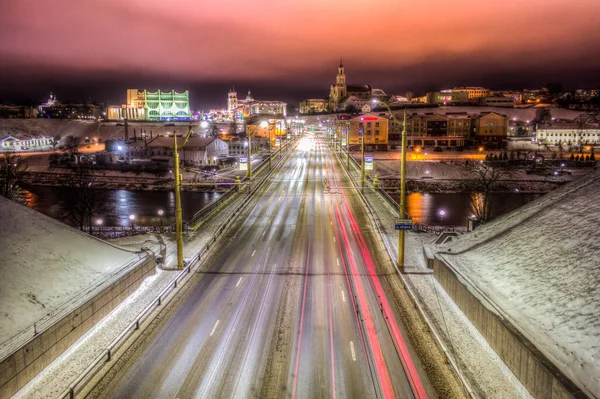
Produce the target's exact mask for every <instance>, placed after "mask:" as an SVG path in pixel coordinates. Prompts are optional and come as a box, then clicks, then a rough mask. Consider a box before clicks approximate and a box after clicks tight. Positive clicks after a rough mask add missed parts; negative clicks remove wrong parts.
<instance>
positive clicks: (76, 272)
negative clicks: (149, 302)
mask: <svg viewBox="0 0 600 399" xmlns="http://www.w3.org/2000/svg"><path fill="white" fill-rule="evenodd" d="M0 248H1V253H2V255H1V256H0V303H1V304H2V306H1V311H0V343H2V342H5V341H6V340H7V339H9V338H11V337H12V336H14V335H15V334H17V333H18V332H20V331H21V330H23V329H25V328H26V327H28V326H30V325H32V324H33V323H35V322H37V321H38V320H40V319H41V318H43V317H44V316H46V315H48V314H49V313H51V312H52V311H53V310H54V309H56V308H57V307H60V306H61V305H63V304H65V303H66V302H68V301H69V300H70V299H71V298H73V297H74V296H76V295H77V294H79V293H80V292H81V291H82V290H84V289H87V288H89V287H92V286H94V285H95V284H98V283H99V282H100V281H103V280H104V279H106V278H107V276H108V275H109V274H111V273H114V272H116V271H118V270H121V269H122V268H123V267H125V266H126V265H128V264H129V262H131V261H133V260H136V259H138V256H137V254H135V253H133V252H130V251H125V250H122V249H119V248H117V247H115V246H112V245H110V244H107V243H105V242H103V241H101V240H98V239H96V238H94V237H91V236H89V235H87V234H84V233H82V232H80V231H79V230H75V229H73V228H71V227H69V226H67V225H65V224H63V223H60V222H58V221H56V220H54V219H52V218H49V217H47V216H45V215H43V214H41V213H39V212H36V211H34V210H32V209H30V208H28V207H26V206H23V205H19V204H17V203H14V202H12V201H10V200H8V199H6V198H4V197H1V196H0Z"/></svg>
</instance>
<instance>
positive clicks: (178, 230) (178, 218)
mask: <svg viewBox="0 0 600 399" xmlns="http://www.w3.org/2000/svg"><path fill="white" fill-rule="evenodd" d="M192 130H193V128H192V126H191V125H190V127H189V130H188V133H187V136H186V137H185V139H184V140H183V143H182V144H181V147H183V146H184V145H185V144H186V143H187V141H188V140H189V139H190V136H191V135H192ZM173 140H174V141H173V163H174V164H175V165H174V169H175V235H176V237H177V269H179V270H181V269H183V219H182V213H181V180H182V176H181V174H180V173H179V152H178V148H177V134H176V133H175V132H173Z"/></svg>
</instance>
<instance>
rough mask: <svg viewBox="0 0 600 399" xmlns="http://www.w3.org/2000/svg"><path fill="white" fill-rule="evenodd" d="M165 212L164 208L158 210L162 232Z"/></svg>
mask: <svg viewBox="0 0 600 399" xmlns="http://www.w3.org/2000/svg"><path fill="white" fill-rule="evenodd" d="M164 214H165V211H163V210H162V209H159V210H158V216H159V217H160V231H161V232H162V228H163V219H162V218H163V215H164Z"/></svg>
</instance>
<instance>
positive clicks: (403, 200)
mask: <svg viewBox="0 0 600 399" xmlns="http://www.w3.org/2000/svg"><path fill="white" fill-rule="evenodd" d="M373 103H380V104H383V105H384V106H385V107H386V108H387V110H388V111H389V112H390V115H391V117H392V118H393V119H394V122H396V124H400V121H398V119H397V118H396V116H395V115H394V113H393V112H392V109H391V108H390V107H389V105H387V104H386V103H384V102H382V101H379V100H373ZM401 148H402V153H401V161H400V207H399V208H400V209H399V212H398V214H399V215H398V216H399V217H400V219H404V218H406V108H404V121H403V124H402V147H401ZM404 243H405V237H404V230H398V269H400V271H401V272H404Z"/></svg>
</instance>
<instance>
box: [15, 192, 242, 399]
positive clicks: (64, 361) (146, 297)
mask: <svg viewBox="0 0 600 399" xmlns="http://www.w3.org/2000/svg"><path fill="white" fill-rule="evenodd" d="M242 198H243V197H239V198H238V199H236V200H234V201H232V202H231V203H230V204H228V205H227V207H226V208H224V209H223V211H222V212H220V213H218V214H217V215H216V216H214V218H213V219H212V220H211V222H210V223H206V224H204V225H203V226H202V228H201V229H200V230H198V231H197V232H196V233H193V234H190V235H189V236H187V237H186V241H185V244H184V255H185V256H186V257H191V256H193V255H195V254H196V253H197V252H198V251H199V250H201V249H202V248H203V247H205V246H206V244H208V243H209V242H212V237H213V236H214V233H215V231H216V229H217V228H218V227H219V226H220V225H221V224H222V223H223V222H225V221H226V220H227V219H229V218H230V212H231V210H232V209H233V207H235V206H236V205H237V204H238V203H239V202H240V201H241V200H242ZM162 239H163V240H164V243H165V244H166V245H167V265H166V267H170V268H174V267H175V266H176V263H177V255H176V253H175V251H176V247H175V242H174V239H173V236H172V235H165V236H163V237H162ZM111 242H112V243H113V244H114V245H119V246H123V247H130V248H136V249H140V248H141V247H147V246H150V245H155V246H156V245H158V243H159V242H160V240H159V239H158V237H157V235H155V234H152V235H146V234H144V235H138V236H132V237H123V238H119V239H115V240H111ZM178 273H179V271H177V270H163V269H158V270H157V274H156V275H153V276H150V277H147V278H146V279H145V280H144V282H143V283H142V285H141V286H140V288H138V289H137V290H136V291H135V292H134V293H133V294H132V295H131V296H130V297H129V298H127V300H126V301H124V302H123V303H122V304H121V305H119V306H118V307H117V308H116V309H115V310H114V311H113V312H111V313H110V314H109V315H108V316H106V317H105V318H104V319H103V320H102V321H100V323H98V324H97V325H96V326H95V327H94V328H92V329H91V330H90V331H88V332H87V333H86V334H85V335H84V336H83V337H81V338H80V339H79V340H78V341H77V342H76V343H75V344H73V345H72V346H71V348H69V349H68V350H67V351H66V352H65V353H64V354H62V355H61V356H59V357H58V358H57V359H56V360H55V361H54V362H52V364H51V365H50V366H48V367H47V368H46V369H45V370H43V371H42V372H41V373H40V374H39V375H38V376H37V377H35V378H34V379H33V380H31V381H30V382H29V383H28V384H27V385H26V386H24V387H23V388H22V389H21V390H20V391H19V392H17V394H16V395H15V396H14V397H15V398H19V399H20V398H31V397H35V398H48V399H50V398H56V397H57V395H59V394H60V393H62V392H64V391H65V390H66V389H67V388H68V386H69V384H71V383H72V382H73V381H75V379H77V377H78V376H79V374H80V373H81V372H82V371H83V370H84V369H85V368H86V367H88V366H89V365H90V364H91V363H92V362H93V360H94V359H95V358H96V357H97V356H99V355H100V353H102V351H103V350H104V349H106V346H107V345H108V344H109V343H110V342H112V341H113V340H114V339H115V338H116V337H117V336H118V335H119V334H121V332H122V331H123V330H124V329H125V328H126V327H127V326H128V325H129V324H130V323H131V322H132V321H133V320H135V318H136V317H137V316H138V315H139V314H140V312H141V311H142V310H143V309H144V308H145V307H146V306H147V305H148V304H149V303H151V302H152V301H153V300H154V299H155V298H156V296H157V295H158V293H159V292H160V291H161V290H163V289H164V287H166V286H167V285H168V284H169V283H171V282H172V281H173V279H174V278H175V277H176V276H177V275H178Z"/></svg>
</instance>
